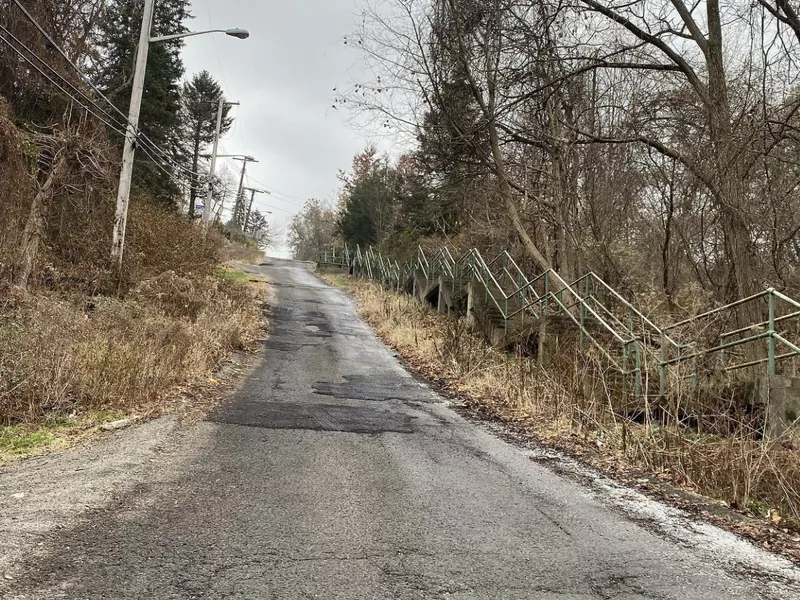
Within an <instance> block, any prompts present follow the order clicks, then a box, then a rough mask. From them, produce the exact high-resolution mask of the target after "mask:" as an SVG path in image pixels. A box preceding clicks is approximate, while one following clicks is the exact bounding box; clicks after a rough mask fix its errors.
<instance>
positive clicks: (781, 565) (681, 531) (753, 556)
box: [526, 448, 800, 593]
mask: <svg viewBox="0 0 800 600" xmlns="http://www.w3.org/2000/svg"><path fill="white" fill-rule="evenodd" d="M526 453H527V454H528V456H529V457H530V458H531V459H533V460H535V461H537V462H538V463H539V464H543V465H544V466H548V465H549V466H551V467H552V468H554V469H555V470H556V471H557V472H559V473H566V474H568V475H571V476H574V477H576V478H578V479H579V480H581V481H583V482H585V483H586V484H587V485H588V486H589V489H590V490H591V491H592V492H593V493H594V495H595V497H596V498H598V499H599V500H601V501H602V502H605V503H607V504H611V505H612V506H614V507H615V508H617V509H619V510H621V511H622V512H623V513H625V514H626V515H627V516H628V517H629V518H631V519H633V520H634V521H636V522H639V523H642V522H644V523H646V524H647V526H648V527H650V528H651V529H652V530H654V531H656V532H657V533H658V534H660V535H661V536H663V537H665V538H667V539H670V540H672V541H674V542H676V543H678V544H680V545H682V546H684V547H687V548H691V549H692V550H693V551H694V552H696V553H698V554H700V555H701V556H704V557H706V558H708V559H709V560H711V561H713V562H716V563H717V564H722V565H724V566H726V567H727V569H728V570H730V571H731V572H736V573H739V574H741V573H742V572H743V571H745V572H748V573H749V574H750V575H753V576H759V575H761V576H764V577H765V578H766V579H770V580H778V579H780V580H781V582H782V583H783V584H784V585H790V586H792V587H797V591H798V593H800V568H798V567H796V566H795V565H794V564H793V563H792V562H791V561H790V560H789V559H787V558H784V557H782V556H779V555H777V554H773V553H771V552H768V551H766V550H763V549H761V548H759V547H758V546H756V545H754V544H753V543H751V542H749V541H748V540H745V539H744V538H741V537H739V536H737V535H736V534H734V533H731V532H730V531H726V530H724V529H721V528H719V527H717V526H715V525H712V524H710V523H705V522H702V521H698V520H696V519H695V518H693V517H692V515H690V514H689V513H687V512H686V511H684V510H681V509H679V508H676V507H674V506H669V505H667V504H665V503H663V502H660V501H658V500H654V499H652V498H648V497H647V496H646V495H644V494H643V493H641V492H639V491H638V490H635V489H633V488H630V487H627V486H625V485H623V484H621V483H619V482H617V481H614V480H613V479H611V478H610V477H608V476H606V475H603V474H602V473H600V472H599V471H596V470H594V469H592V468H591V467H588V466H586V465H584V464H581V463H580V462H578V461H577V460H575V459H574V458H572V457H570V456H567V455H566V454H563V453H561V452H558V451H556V450H552V449H549V448H536V449H532V450H527V451H526ZM775 583H776V582H775Z"/></svg>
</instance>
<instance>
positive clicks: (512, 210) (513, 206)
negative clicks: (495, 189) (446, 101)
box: [488, 121, 564, 291]
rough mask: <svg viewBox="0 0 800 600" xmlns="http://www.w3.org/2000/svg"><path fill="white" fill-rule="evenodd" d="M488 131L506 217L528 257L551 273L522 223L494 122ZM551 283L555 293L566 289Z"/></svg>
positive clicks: (559, 283)
mask: <svg viewBox="0 0 800 600" xmlns="http://www.w3.org/2000/svg"><path fill="white" fill-rule="evenodd" d="M488 129H489V142H490V144H491V148H492V160H493V166H494V172H495V175H496V176H497V179H498V181H499V183H500V194H501V196H502V197H503V206H504V208H505V211H506V215H507V216H508V219H509V220H510V221H511V225H512V226H513V227H514V232H515V233H516V234H517V236H518V237H519V239H520V241H521V242H522V246H523V248H525V252H526V253H527V254H528V256H529V257H530V258H531V259H532V260H533V262H534V263H536V265H537V266H538V267H539V268H540V269H541V270H542V271H550V270H552V269H553V267H552V265H551V264H550V261H549V260H547V259H546V258H545V257H544V255H543V254H542V252H541V251H540V250H539V248H538V247H537V246H536V244H535V243H534V241H533V239H532V238H531V236H530V235H529V234H528V232H527V230H526V229H525V224H524V223H523V222H522V218H521V217H520V214H519V210H518V209H517V203H516V201H515V200H514V190H513V189H512V187H511V184H510V183H509V181H508V173H507V171H506V167H505V159H504V158H503V152H502V150H501V149H500V137H499V136H498V133H497V127H496V126H495V124H494V121H489V125H488ZM550 282H551V287H552V288H553V291H560V290H563V289H564V285H563V284H562V283H561V282H560V281H559V280H558V278H555V277H554V278H551V280H550Z"/></svg>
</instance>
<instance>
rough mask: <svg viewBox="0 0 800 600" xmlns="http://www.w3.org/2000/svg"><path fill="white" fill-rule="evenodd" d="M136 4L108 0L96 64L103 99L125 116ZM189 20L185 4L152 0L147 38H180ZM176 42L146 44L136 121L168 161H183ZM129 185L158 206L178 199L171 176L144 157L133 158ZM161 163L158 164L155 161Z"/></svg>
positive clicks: (137, 22)
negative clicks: (158, 203)
mask: <svg viewBox="0 0 800 600" xmlns="http://www.w3.org/2000/svg"><path fill="white" fill-rule="evenodd" d="M143 9H144V3H143V1H142V0H135V1H126V0H109V2H108V6H107V8H106V14H105V19H104V20H103V22H102V24H101V26H100V35H99V43H98V46H99V61H98V64H97V67H96V70H95V71H96V73H95V77H96V80H97V82H98V84H99V85H100V87H101V88H102V89H103V91H104V92H105V94H106V95H107V96H108V97H109V99H110V100H111V101H112V102H114V104H115V105H116V106H117V107H118V108H120V110H122V111H123V112H125V113H127V109H128V104H129V103H130V96H131V87H132V84H133V71H134V62H135V59H136V52H137V46H138V43H139V33H140V31H141V25H142V13H143ZM187 18H189V0H158V1H157V2H156V7H155V14H154V15H153V27H152V30H151V36H153V37H155V36H163V35H173V34H176V33H183V32H185V31H186V28H185V27H184V25H183V22H184V21H185V20H186V19H187ZM182 46H183V42H182V41H181V40H174V41H169V42H158V43H154V44H151V46H150V51H149V57H148V59H147V73H146V76H145V83H144V95H143V97H142V109H141V113H140V118H139V127H140V129H141V131H142V132H143V133H144V134H145V135H146V136H147V137H148V138H149V139H150V140H152V141H153V142H154V143H155V144H156V145H157V146H159V147H160V148H161V149H162V150H164V151H165V152H167V153H168V154H169V155H170V156H171V158H173V159H175V160H179V161H183V160H184V158H185V157H184V156H183V155H182V152H181V144H180V139H181V87H180V80H181V77H183V73H184V69H183V61H182V60H181V56H180V50H181V48H182ZM136 158H137V167H136V168H135V169H134V185H135V186H136V187H138V188H141V189H144V190H146V191H148V192H149V193H150V194H151V195H152V196H154V197H155V198H157V199H158V200H161V201H164V202H173V201H174V199H175V196H176V195H177V194H178V187H177V182H176V174H174V173H172V174H166V173H164V172H163V171H162V170H161V169H159V168H158V167H157V166H156V165H155V164H153V162H152V159H150V158H149V157H147V156H146V155H145V153H144V152H139V153H137V157H136ZM155 158H156V159H157V160H159V162H161V163H163V162H164V161H163V159H159V157H158V156H156V157H155Z"/></svg>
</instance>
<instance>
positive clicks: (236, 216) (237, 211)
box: [233, 156, 258, 231]
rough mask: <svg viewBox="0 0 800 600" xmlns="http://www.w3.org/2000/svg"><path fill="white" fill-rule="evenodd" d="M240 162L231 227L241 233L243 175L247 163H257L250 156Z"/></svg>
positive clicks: (244, 157)
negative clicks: (240, 167)
mask: <svg viewBox="0 0 800 600" xmlns="http://www.w3.org/2000/svg"><path fill="white" fill-rule="evenodd" d="M234 160H241V161H243V162H242V175H241V177H240V178H239V191H238V192H237V193H236V205H235V206H234V207H233V225H234V227H236V229H238V230H239V231H242V230H243V228H242V216H243V215H242V212H243V211H244V196H243V194H244V175H245V172H246V171H247V163H249V162H252V163H257V162H258V161H257V160H256V159H255V158H253V157H252V156H243V157H242V158H240V159H234Z"/></svg>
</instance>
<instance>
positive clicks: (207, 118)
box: [183, 71, 233, 218]
mask: <svg viewBox="0 0 800 600" xmlns="http://www.w3.org/2000/svg"><path fill="white" fill-rule="evenodd" d="M222 97H223V93H222V88H221V87H220V85H219V84H218V83H217V82H216V81H214V78H213V77H211V74H210V73H209V72H208V71H202V72H200V73H198V74H196V75H195V76H194V77H193V78H192V80H191V81H190V82H187V83H185V84H183V135H184V139H185V145H186V148H187V149H188V153H189V156H190V157H191V161H192V173H193V175H192V176H191V187H190V193H189V216H190V217H192V218H193V217H194V216H195V205H196V200H197V196H198V194H199V190H200V186H201V182H200V180H199V178H198V177H197V175H195V173H198V168H199V162H200V152H202V150H203V149H204V148H205V147H206V146H207V145H208V144H210V143H212V142H213V141H214V132H215V131H216V128H217V108H218V105H219V100H220V98H222ZM230 109H231V107H230V106H228V105H226V106H224V107H223V111H222V129H221V133H226V132H227V131H228V130H229V129H230V128H231V125H232V124H233V119H232V118H230V117H228V113H229V112H230Z"/></svg>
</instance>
